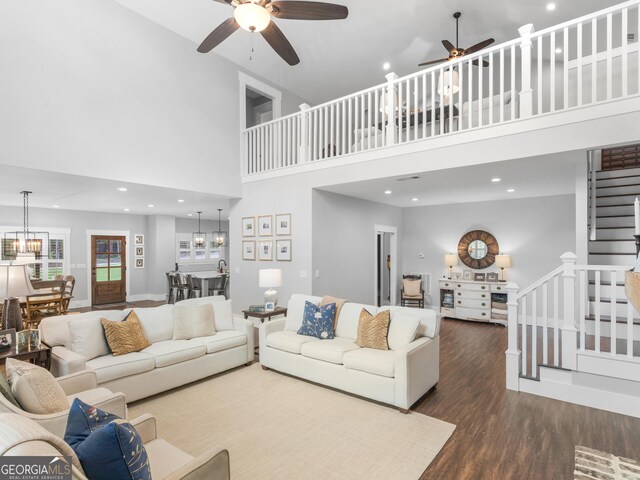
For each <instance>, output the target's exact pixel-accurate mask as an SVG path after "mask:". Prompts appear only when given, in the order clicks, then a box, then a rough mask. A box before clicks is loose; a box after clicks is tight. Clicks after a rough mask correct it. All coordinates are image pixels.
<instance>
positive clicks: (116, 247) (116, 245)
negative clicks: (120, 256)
mask: <svg viewBox="0 0 640 480" xmlns="http://www.w3.org/2000/svg"><path fill="white" fill-rule="evenodd" d="M121 244H122V242H120V240H111V253H120V252H121V251H122V250H121V246H122V245H121Z"/></svg>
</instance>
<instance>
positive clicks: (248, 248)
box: [242, 240, 256, 260]
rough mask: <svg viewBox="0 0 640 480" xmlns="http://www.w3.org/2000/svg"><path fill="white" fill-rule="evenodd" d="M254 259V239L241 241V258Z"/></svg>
mask: <svg viewBox="0 0 640 480" xmlns="http://www.w3.org/2000/svg"><path fill="white" fill-rule="evenodd" d="M255 259H256V242H255V240H243V241H242V260H255Z"/></svg>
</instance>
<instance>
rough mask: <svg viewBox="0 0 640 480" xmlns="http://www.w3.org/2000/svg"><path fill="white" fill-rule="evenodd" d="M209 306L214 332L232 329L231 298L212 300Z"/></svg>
mask: <svg viewBox="0 0 640 480" xmlns="http://www.w3.org/2000/svg"><path fill="white" fill-rule="evenodd" d="M214 296H216V295H214ZM211 307H212V308H213V323H214V324H215V328H216V332H223V331H228V330H233V309H232V306H231V300H225V301H224V302H214V303H212V304H211Z"/></svg>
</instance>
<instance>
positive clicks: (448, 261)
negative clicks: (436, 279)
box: [444, 253, 458, 267]
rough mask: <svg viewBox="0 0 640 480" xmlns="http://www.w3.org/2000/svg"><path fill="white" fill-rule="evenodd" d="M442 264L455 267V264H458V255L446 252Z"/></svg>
mask: <svg viewBox="0 0 640 480" xmlns="http://www.w3.org/2000/svg"><path fill="white" fill-rule="evenodd" d="M444 264H445V265H446V266H447V267H455V266H456V265H458V255H456V254H455V253H447V254H446V255H445V256H444Z"/></svg>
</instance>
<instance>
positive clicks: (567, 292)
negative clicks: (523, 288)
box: [560, 252, 578, 370]
mask: <svg viewBox="0 0 640 480" xmlns="http://www.w3.org/2000/svg"><path fill="white" fill-rule="evenodd" d="M577 258H578V257H577V256H576V254H575V253H571V252H566V253H565V254H563V255H562V256H561V257H560V259H561V260H562V263H563V265H564V272H563V273H562V280H563V291H564V300H563V304H564V312H563V317H562V327H561V330H562V364H561V367H562V368H566V369H568V370H575V369H576V348H577V347H576V342H577V338H578V337H577V335H578V330H577V329H576V314H575V312H576V294H575V288H576V286H575V281H576V273H575V265H576V259H577Z"/></svg>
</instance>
